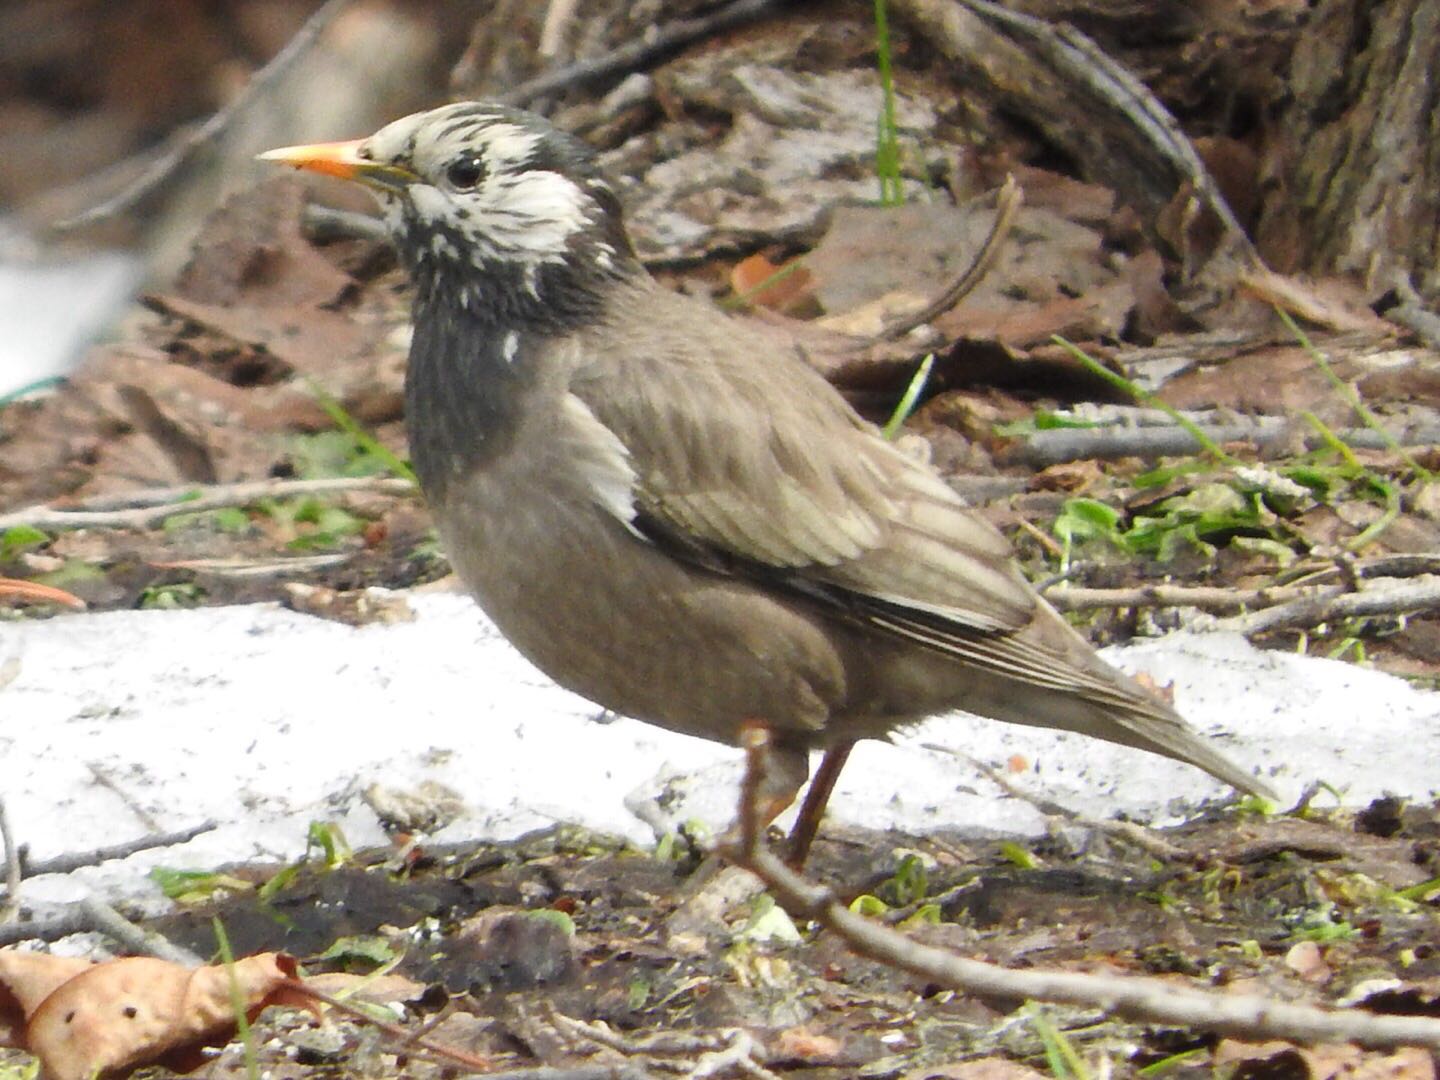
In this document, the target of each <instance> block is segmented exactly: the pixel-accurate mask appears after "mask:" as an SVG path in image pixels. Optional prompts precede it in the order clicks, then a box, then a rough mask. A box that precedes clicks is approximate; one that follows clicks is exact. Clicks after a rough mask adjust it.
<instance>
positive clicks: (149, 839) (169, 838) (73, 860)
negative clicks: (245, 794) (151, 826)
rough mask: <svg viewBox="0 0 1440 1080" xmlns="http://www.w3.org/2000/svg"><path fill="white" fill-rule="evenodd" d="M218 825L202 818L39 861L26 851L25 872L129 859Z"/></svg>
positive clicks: (35, 874)
mask: <svg viewBox="0 0 1440 1080" xmlns="http://www.w3.org/2000/svg"><path fill="white" fill-rule="evenodd" d="M215 828H217V825H216V823H215V822H213V821H202V822H201V823H200V824H199V825H192V826H190V827H189V828H188V829H178V830H176V831H175V832H168V833H152V834H150V835H149V836H142V837H139V838H138V839H135V840H127V841H125V843H123V844H111V845H110V846H109V847H102V848H94V849H92V850H90V851H82V852H75V853H74V854H70V855H57V856H56V857H55V858H53V859H44V860H41V861H39V862H32V861H31V860H29V859H28V858H25V857H24V856H23V855H22V857H21V859H20V867H21V872H22V873H23V874H24V876H25V877H39V876H40V875H41V874H68V873H70V871H72V870H78V869H80V867H82V866H98V865H99V864H100V863H102V862H109V861H110V860H111V859H128V858H129V857H130V856H131V855H134V854H136V853H137V852H140V851H149V850H151V849H152V848H162V847H173V846H175V845H176V844H184V843H188V842H189V841H191V840H194V839H195V837H197V836H200V835H202V834H203V833H207V832H211V831H212V830H214V829H215Z"/></svg>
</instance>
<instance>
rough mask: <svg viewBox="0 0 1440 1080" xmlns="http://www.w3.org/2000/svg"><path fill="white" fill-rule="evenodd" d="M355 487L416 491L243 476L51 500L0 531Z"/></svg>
mask: <svg viewBox="0 0 1440 1080" xmlns="http://www.w3.org/2000/svg"><path fill="white" fill-rule="evenodd" d="M356 491H360V492H377V493H380V494H385V495H409V494H413V493H414V491H415V485H414V484H412V483H410V481H408V480H399V479H395V478H393V477H386V476H336V477H326V478H324V479H319V480H244V481H241V482H239V483H235V484H210V485H205V484H191V485H189V486H187V487H169V488H153V489H151V490H149V491H135V492H129V493H127V494H125V495H121V496H104V497H102V498H97V499H94V500H87V501H84V502H79V503H75V504H74V505H73V506H66V505H56V504H54V503H51V504H48V505H40V506H27V507H25V508H23V509H20V510H12V511H10V513H8V514H0V529H8V528H10V527H11V526H14V525H29V526H31V527H32V528H36V529H87V528H102V529H148V528H150V527H151V526H153V525H158V524H160V522H162V521H164V520H165V519H166V518H168V517H173V516H174V515H175V514H195V513H199V512H201V511H204V510H220V509H223V508H225V507H230V506H248V505H249V504H250V503H253V502H258V501H259V500H261V499H291V498H295V497H297V496H302V495H343V494H348V493H350V492H356Z"/></svg>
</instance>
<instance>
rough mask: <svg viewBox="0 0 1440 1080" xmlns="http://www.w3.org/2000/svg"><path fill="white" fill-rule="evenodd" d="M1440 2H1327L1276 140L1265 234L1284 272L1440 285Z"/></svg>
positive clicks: (1295, 65)
mask: <svg viewBox="0 0 1440 1080" xmlns="http://www.w3.org/2000/svg"><path fill="white" fill-rule="evenodd" d="M1437 72H1440V4H1437V3H1436V2H1435V0H1322V3H1321V4H1320V6H1319V8H1318V9H1317V10H1316V12H1315V14H1314V16H1313V17H1312V20H1311V21H1310V23H1309V25H1308V26H1307V27H1306V28H1305V31H1304V33H1303V34H1302V35H1301V39H1300V41H1299V43H1298V45H1297V48H1296V50H1295V55H1294V58H1293V60H1292V62H1291V65H1290V71H1289V87H1290V99H1289V101H1288V102H1286V103H1284V104H1283V105H1282V106H1281V107H1280V108H1279V109H1278V110H1277V122H1276V123H1275V125H1274V127H1273V128H1272V130H1271V131H1270V132H1269V133H1268V137H1267V138H1266V140H1265V151H1264V155H1263V166H1262V186H1263V190H1264V191H1265V197H1264V202H1263V205H1262V210H1261V218H1260V224H1259V227H1258V230H1257V237H1256V238H1257V241H1258V245H1259V248H1260V251H1261V254H1262V255H1263V256H1264V257H1265V259H1266V260H1267V262H1269V264H1270V265H1271V266H1272V267H1273V268H1275V269H1277V270H1282V271H1287V272H1289V271H1297V270H1299V271H1308V272H1311V273H1333V272H1337V271H1338V272H1356V273H1359V274H1361V275H1363V276H1364V277H1365V279H1366V282H1367V284H1368V285H1370V286H1371V287H1374V288H1381V289H1383V288H1386V287H1387V286H1388V285H1389V282H1390V281H1391V280H1393V275H1394V274H1396V273H1409V274H1411V275H1412V276H1413V277H1414V284H1415V286H1416V287H1417V288H1418V289H1419V290H1420V292H1421V293H1422V294H1423V295H1426V296H1428V297H1431V298H1433V297H1435V296H1436V295H1437V294H1440V275H1437V267H1440V78H1437V74H1436V73H1437Z"/></svg>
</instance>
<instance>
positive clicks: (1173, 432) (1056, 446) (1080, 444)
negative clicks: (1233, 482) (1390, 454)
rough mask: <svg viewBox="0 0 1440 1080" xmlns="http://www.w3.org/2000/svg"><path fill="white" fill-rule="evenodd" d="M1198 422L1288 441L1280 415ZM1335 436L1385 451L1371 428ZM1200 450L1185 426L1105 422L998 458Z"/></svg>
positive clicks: (1036, 460) (1015, 461)
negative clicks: (1129, 424)
mask: <svg viewBox="0 0 1440 1080" xmlns="http://www.w3.org/2000/svg"><path fill="white" fill-rule="evenodd" d="M1196 426H1197V427H1198V428H1199V430H1200V431H1201V433H1202V434H1203V435H1204V436H1205V437H1206V438H1207V439H1210V440H1211V441H1213V442H1216V443H1220V444H1224V443H1233V442H1244V443H1250V444H1252V445H1254V446H1256V447H1258V448H1261V449H1264V448H1265V447H1267V446H1275V445H1280V444H1283V443H1286V442H1288V441H1289V440H1290V439H1291V438H1292V432H1291V429H1290V425H1289V424H1287V423H1285V422H1283V421H1281V420H1279V419H1278V418H1262V419H1261V420H1259V421H1247V422H1244V423H1236V424H1198V425H1196ZM1339 436H1340V439H1341V441H1342V442H1344V443H1345V444H1346V445H1347V446H1350V447H1354V448H1355V449H1359V450H1385V449H1387V448H1388V445H1389V440H1388V439H1387V438H1385V437H1382V436H1381V435H1380V434H1379V433H1377V432H1375V431H1372V430H1370V429H1369V428H1356V429H1352V430H1348V431H1342V432H1340V433H1339ZM1300 440H1301V441H1302V442H1303V443H1304V444H1305V446H1306V448H1307V449H1312V450H1314V449H1322V448H1323V447H1324V446H1325V445H1326V444H1325V442H1324V441H1323V440H1322V439H1320V438H1319V437H1318V436H1316V435H1314V434H1313V433H1307V434H1304V435H1302V436H1301V437H1300ZM1405 441H1406V443H1408V444H1409V445H1410V447H1412V448H1414V449H1416V450H1424V449H1427V448H1428V447H1430V446H1433V445H1434V444H1435V443H1436V442H1440V430H1437V429H1429V428H1421V429H1419V430H1412V431H1407V432H1406V433H1405ZM1200 449H1202V446H1201V443H1200V440H1198V439H1196V437H1195V436H1194V435H1192V434H1191V433H1190V432H1188V431H1186V430H1185V429H1184V428H1180V427H1176V426H1173V425H1169V426H1167V425H1159V424H1153V425H1152V424H1147V425H1145V426H1142V427H1120V426H1107V427H1097V428H1057V429H1053V430H1049V431H1037V432H1034V433H1033V434H1030V435H1027V436H1025V437H1024V439H1023V440H1022V441H1018V442H1017V443H1015V444H1014V445H1013V446H1010V447H1007V448H1005V449H1004V450H1002V451H1001V452H1000V454H999V455H998V457H999V460H1001V461H1002V462H1004V463H1005V464H1012V465H1033V466H1036V467H1039V468H1043V467H1044V466H1047V465H1058V464H1060V463H1061V462H1065V461H1083V460H1086V459H1089V458H1101V459H1112V458H1120V457H1141V458H1158V457H1173V456H1177V455H1181V454H1193V453H1195V452H1197V451H1199V450H1200Z"/></svg>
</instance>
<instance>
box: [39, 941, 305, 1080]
mask: <svg viewBox="0 0 1440 1080" xmlns="http://www.w3.org/2000/svg"><path fill="white" fill-rule="evenodd" d="M232 973H233V978H234V980H235V983H236V986H237V992H238V996H239V999H240V1001H241V1002H242V1003H243V1005H244V1008H245V1012H246V1015H247V1016H249V1017H252V1018H253V1017H254V1016H256V1015H258V1014H259V1012H260V1011H261V1010H262V1009H264V1008H265V1007H266V1006H268V1005H277V1004H293V1005H299V1006H302V1007H307V1008H312V1009H313V1008H314V1007H315V1006H314V1002H313V1001H312V1000H311V999H310V998H308V997H306V996H305V995H303V994H302V993H300V992H298V991H297V990H295V989H294V987H293V980H294V978H295V961H294V960H293V959H291V958H290V957H288V956H285V955H283V954H280V953H263V954H261V955H258V956H251V957H248V958H246V959H244V960H239V961H237V962H236V963H235V964H234V966H233V968H230V969H227V968H225V967H204V968H195V969H189V968H184V967H181V966H179V965H178V964H171V963H168V962H166V961H164V960H155V959H151V958H150V957H129V958H127V959H123V960H114V961H111V962H109V963H105V964H94V965H90V966H89V967H88V968H87V969H86V970H84V971H81V972H80V973H78V974H75V975H73V976H72V977H71V978H69V979H68V980H67V981H65V982H64V983H63V984H61V985H60V986H58V987H57V988H56V989H55V990H54V991H53V992H52V993H50V994H49V995H48V996H47V997H45V999H44V1000H43V1001H41V1002H40V1003H39V1005H38V1006H36V1007H35V1008H33V1009H32V1010H30V1012H29V1014H28V1017H29V1023H28V1025H27V1027H26V1030H25V1045H24V1046H23V1047H22V1049H27V1050H29V1051H30V1053H32V1054H34V1055H35V1056H36V1057H38V1058H39V1059H40V1062H41V1064H42V1066H43V1067H44V1069H45V1074H46V1076H47V1077H48V1078H50V1080H86V1078H88V1077H91V1076H94V1075H96V1074H97V1073H113V1072H116V1071H128V1070H129V1069H133V1068H135V1067H137V1066H140V1065H144V1064H150V1063H152V1062H155V1061H158V1060H159V1059H161V1058H162V1057H164V1058H166V1060H167V1063H169V1064H170V1065H171V1067H172V1068H175V1067H180V1066H183V1065H186V1064H189V1060H187V1059H191V1060H193V1055H194V1054H195V1052H196V1051H198V1050H200V1049H201V1048H203V1047H205V1046H211V1045H216V1044H223V1043H224V1042H226V1041H228V1040H229V1039H230V1037H231V1035H232V1034H233V1033H234V1031H235V1013H234V1009H233V1006H232V1004H231V978H232ZM177 1062H178V1063H179V1064H178V1065H177ZM195 1064H198V1061H195Z"/></svg>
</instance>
